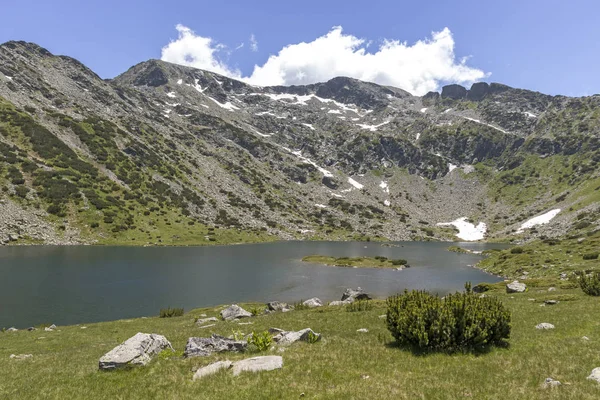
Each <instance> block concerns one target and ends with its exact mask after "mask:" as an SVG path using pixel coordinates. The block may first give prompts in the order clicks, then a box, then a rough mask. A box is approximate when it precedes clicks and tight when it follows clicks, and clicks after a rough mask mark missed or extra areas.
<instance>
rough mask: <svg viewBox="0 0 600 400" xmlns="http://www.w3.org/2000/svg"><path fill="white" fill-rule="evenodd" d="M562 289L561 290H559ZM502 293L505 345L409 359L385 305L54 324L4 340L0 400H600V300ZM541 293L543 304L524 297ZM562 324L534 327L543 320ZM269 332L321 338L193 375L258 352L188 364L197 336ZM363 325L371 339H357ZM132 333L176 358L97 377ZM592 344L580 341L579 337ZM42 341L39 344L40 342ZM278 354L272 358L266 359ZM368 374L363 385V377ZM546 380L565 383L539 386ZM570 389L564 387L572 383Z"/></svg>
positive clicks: (573, 292)
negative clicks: (240, 316)
mask: <svg viewBox="0 0 600 400" xmlns="http://www.w3.org/2000/svg"><path fill="white" fill-rule="evenodd" d="M557 286H558V285H557ZM493 295H498V296H500V297H501V298H502V299H503V301H504V303H505V304H506V305H507V306H508V307H509V308H510V309H511V310H512V312H513V333H512V337H511V339H510V348H508V349H493V350H492V351H491V352H490V353H488V354H484V355H473V354H455V355H445V354H430V355H414V354H412V353H411V352H410V351H407V350H401V349H399V348H396V347H394V346H393V344H392V338H391V335H390V334H389V333H388V331H387V329H386V327H385V322H384V320H382V319H380V318H378V316H379V315H380V314H383V313H385V306H384V304H383V303H381V302H379V303H377V304H376V307H375V308H374V309H372V310H371V311H366V312H346V311H345V310H344V309H343V308H329V307H325V308H322V309H313V310H303V311H294V312H290V313H279V314H272V315H266V316H260V317H255V318H253V319H252V320H251V321H252V322H253V325H246V326H242V325H238V324H237V323H235V322H218V323H217V325H216V326H215V327H213V328H209V329H203V330H200V329H198V328H196V327H195V326H194V322H193V321H194V317H195V316H197V315H198V314H200V313H201V312H206V313H207V314H208V315H209V316H212V315H217V313H218V310H219V309H218V308H215V309H206V310H195V311H193V312H190V313H188V314H186V315H185V316H183V317H179V318H171V319H159V318H155V317H153V318H148V319H134V320H122V321H115V322H105V323H97V324H88V325H86V326H87V329H81V328H80V327H79V326H68V327H59V331H55V332H43V331H39V330H38V331H35V332H26V331H20V332H16V333H3V334H0V335H1V336H0V398H11V399H15V398H42V397H43V398H56V399H63V398H77V399H78V398H110V397H114V398H163V399H185V398H190V399H191V398H193V399H248V398H256V399H266V398H269V399H270V398H298V397H299V396H300V394H301V393H305V398H317V399H319V398H320V399H324V398H327V399H332V398H334V399H336V398H339V399H347V398H378V399H392V398H394V399H415V398H423V399H457V398H462V397H472V398H485V399H504V398H514V399H594V398H598V395H599V393H600V386H599V385H597V384H595V383H593V382H591V381H587V380H586V377H587V375H589V373H590V371H591V370H592V369H593V368H595V367H598V366H600V362H599V361H598V358H597V354H598V351H600V323H599V322H598V321H597V318H596V317H597V309H598V306H599V301H600V299H598V298H592V297H588V296H584V295H583V294H582V293H581V291H580V290H579V289H561V288H560V287H559V288H558V290H557V291H556V292H552V293H549V292H547V290H546V288H545V287H533V285H530V290H529V292H528V293H524V294H515V295H506V294H504V293H503V290H502V288H501V287H499V288H498V289H497V292H496V293H494V294H493ZM529 298H535V299H536V301H535V302H532V301H528V299H529ZM549 298H563V299H564V300H570V301H562V302H560V303H559V304H558V305H556V306H546V307H540V304H541V302H542V301H543V300H544V299H549ZM540 322H550V323H553V324H554V325H556V329H555V330H553V331H539V330H536V329H535V328H534V326H535V325H536V324H537V323H540ZM269 327H280V328H284V329H301V328H305V327H311V328H312V329H314V330H315V331H317V332H321V333H322V334H323V340H322V342H320V343H316V344H312V345H311V344H307V343H297V344H295V345H293V346H291V347H289V348H288V349H287V350H286V351H285V352H283V353H274V354H281V355H282V356H283V359H284V368H283V369H282V370H278V371H271V372H263V373H258V374H243V375H241V376H239V377H237V378H234V377H232V376H231V374H230V373H227V372H221V373H219V374H218V375H216V376H213V377H210V378H206V379H204V380H202V381H201V382H193V381H192V380H191V378H192V375H193V369H194V368H196V367H199V366H204V365H207V364H209V363H211V362H213V361H216V360H222V359H230V360H237V359H240V358H244V357H249V356H251V355H235V354H223V355H219V356H213V357H208V358H202V357H201V358H192V359H182V358H180V356H179V355H180V354H181V353H182V351H183V349H184V347H185V343H186V340H187V338H188V337H190V336H208V335H209V334H210V333H212V332H214V333H219V334H223V335H230V334H232V332H233V331H235V330H241V331H242V332H244V333H249V332H250V331H251V330H256V331H262V330H266V329H268V328H269ZM359 328H368V329H369V333H366V334H365V333H358V332H356V330H357V329H359ZM136 332H156V333H160V334H164V335H166V336H167V338H168V339H169V340H170V341H171V342H172V344H173V346H174V347H175V349H176V351H177V355H175V356H173V357H172V358H166V357H162V356H159V357H157V359H155V360H154V361H153V362H152V363H151V364H150V365H148V366H147V367H144V368H137V369H133V370H130V371H118V372H112V373H101V372H99V371H98V369H97V362H98V359H99V357H100V356H101V355H102V354H104V353H105V352H107V351H109V350H110V349H112V348H113V347H114V346H116V345H117V344H119V343H120V342H122V341H123V340H125V339H127V338H129V337H130V336H132V335H134V334H135V333H136ZM584 335H585V336H587V337H589V338H590V340H589V341H584V340H583V339H582V336H584ZM40 337H43V339H40ZM13 353H14V354H29V353H30V354H33V358H32V359H28V360H20V361H18V360H10V359H9V355H10V354H13ZM268 354H271V352H268ZM365 375H367V376H369V378H367V379H364V378H363V376H365ZM546 377H553V378H554V379H558V380H560V381H561V382H563V384H565V385H563V386H562V387H560V388H558V389H555V390H543V389H541V387H540V386H541V384H542V382H543V381H544V379H545V378H546ZM567 383H569V385H567Z"/></svg>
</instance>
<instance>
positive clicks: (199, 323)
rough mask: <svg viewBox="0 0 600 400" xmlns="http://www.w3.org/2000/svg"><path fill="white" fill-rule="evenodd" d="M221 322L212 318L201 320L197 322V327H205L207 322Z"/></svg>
mask: <svg viewBox="0 0 600 400" xmlns="http://www.w3.org/2000/svg"><path fill="white" fill-rule="evenodd" d="M218 321H219V320H218V319H217V318H215V317H210V318H199V319H198V320H197V321H196V325H197V326H200V325H204V324H205V323H207V322H218Z"/></svg>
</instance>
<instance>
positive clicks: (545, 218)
mask: <svg viewBox="0 0 600 400" xmlns="http://www.w3.org/2000/svg"><path fill="white" fill-rule="evenodd" d="M560 211H561V209H560V208H556V209H554V210H550V211H548V212H547V213H545V214H542V215H538V216H537V217H533V218H531V219H529V220H527V221H525V222H524V223H523V224H522V225H521V227H520V228H519V229H518V230H517V231H516V232H515V233H523V231H524V230H525V229H529V228H533V227H534V226H538V225H544V224H547V223H548V222H550V221H551V220H552V219H553V218H554V217H556V216H557V215H558V213H559V212H560Z"/></svg>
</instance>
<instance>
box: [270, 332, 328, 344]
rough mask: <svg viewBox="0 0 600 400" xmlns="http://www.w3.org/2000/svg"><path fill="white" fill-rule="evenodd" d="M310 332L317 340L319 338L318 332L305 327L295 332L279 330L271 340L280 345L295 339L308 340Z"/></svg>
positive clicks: (295, 340)
mask: <svg viewBox="0 0 600 400" xmlns="http://www.w3.org/2000/svg"><path fill="white" fill-rule="evenodd" d="M269 331H270V330H269ZM311 334H312V335H315V336H316V337H317V340H321V334H320V333H315V332H313V330H312V329H310V328H305V329H302V330H299V331H295V332H294V331H290V332H286V331H280V332H278V333H277V334H276V335H275V336H274V337H273V341H274V342H275V343H277V344H278V345H280V346H289V345H290V344H292V343H295V342H297V341H304V342H308V338H309V337H310V335H311Z"/></svg>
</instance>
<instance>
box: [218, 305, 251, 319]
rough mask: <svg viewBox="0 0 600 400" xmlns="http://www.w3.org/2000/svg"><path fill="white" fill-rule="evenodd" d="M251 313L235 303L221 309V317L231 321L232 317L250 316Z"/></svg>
mask: <svg viewBox="0 0 600 400" xmlns="http://www.w3.org/2000/svg"><path fill="white" fill-rule="evenodd" d="M251 316H252V314H251V313H249V312H248V311H246V310H244V309H243V308H242V307H240V306H238V305H237V304H232V305H230V306H229V307H227V308H226V309H224V310H223V311H221V317H222V318H223V319H224V320H225V321H233V320H234V319H240V318H248V317H251Z"/></svg>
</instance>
